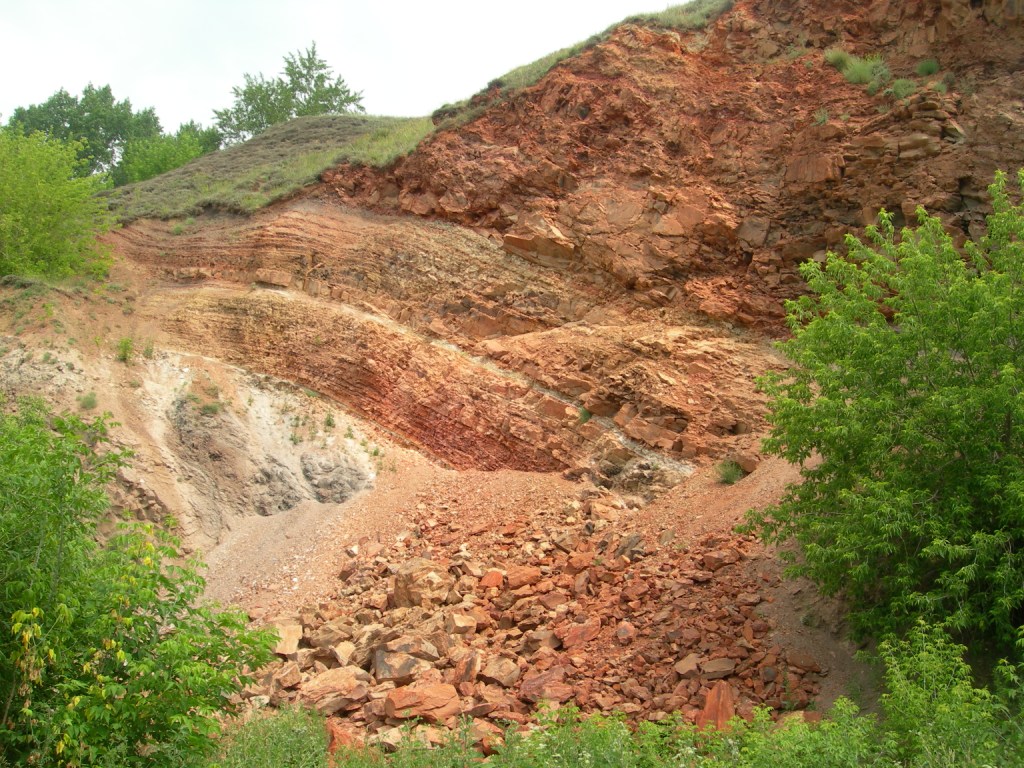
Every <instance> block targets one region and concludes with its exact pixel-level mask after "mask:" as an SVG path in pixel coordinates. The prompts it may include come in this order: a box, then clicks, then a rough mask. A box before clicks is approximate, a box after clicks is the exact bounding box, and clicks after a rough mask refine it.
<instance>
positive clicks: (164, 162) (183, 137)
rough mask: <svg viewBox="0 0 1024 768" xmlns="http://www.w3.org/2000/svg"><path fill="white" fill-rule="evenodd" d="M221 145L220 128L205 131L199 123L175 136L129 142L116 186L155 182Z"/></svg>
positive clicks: (115, 174)
mask: <svg viewBox="0 0 1024 768" xmlns="http://www.w3.org/2000/svg"><path fill="white" fill-rule="evenodd" d="M219 146H220V132H219V131H217V129H216V128H203V127H202V126H201V125H198V124H197V123H195V122H191V123H185V124H184V125H182V126H181V127H180V128H179V129H178V132H177V133H176V134H174V135H173V136H171V135H167V134H162V135H160V136H152V137H149V138H144V139H135V140H132V141H129V142H128V143H127V144H126V145H125V148H124V155H123V156H122V158H121V162H120V163H119V164H118V166H117V167H116V168H115V169H114V173H113V177H114V183H115V184H117V185H121V184H132V183H135V182H137V181H145V180H146V179H151V178H153V177H154V176H159V175H160V174H162V173H167V171H171V170H173V169H175V168H179V167H181V166H183V165H185V163H188V162H189V161H191V160H195V159H196V158H197V157H199V156H201V155H204V154H206V153H207V152H212V151H213V150H215V149H217V147H219Z"/></svg>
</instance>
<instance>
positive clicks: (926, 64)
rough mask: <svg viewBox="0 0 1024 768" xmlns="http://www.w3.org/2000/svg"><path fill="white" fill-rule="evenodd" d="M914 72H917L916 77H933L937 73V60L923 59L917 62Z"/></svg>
mask: <svg viewBox="0 0 1024 768" xmlns="http://www.w3.org/2000/svg"><path fill="white" fill-rule="evenodd" d="M915 71H916V72H917V75H918V77H928V76H930V75H934V74H935V73H936V72H938V71H939V62H938V59H924V60H923V61H919V62H918V63H917V69H916V70H915Z"/></svg>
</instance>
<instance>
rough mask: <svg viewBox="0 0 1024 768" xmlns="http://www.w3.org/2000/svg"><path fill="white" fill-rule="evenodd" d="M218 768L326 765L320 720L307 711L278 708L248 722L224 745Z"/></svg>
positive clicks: (282, 767)
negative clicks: (267, 714) (270, 713)
mask: <svg viewBox="0 0 1024 768" xmlns="http://www.w3.org/2000/svg"><path fill="white" fill-rule="evenodd" d="M215 765H217V766H218V768H319V767H320V766H326V765H327V731H326V730H325V729H324V723H323V719H322V718H321V717H320V716H319V715H317V714H315V713H313V712H310V711H308V710H303V709H282V710H279V711H277V712H275V713H274V714H272V715H269V716H267V717H260V718H257V719H255V720H251V721H249V722H248V723H246V724H245V725H244V726H242V727H241V728H239V729H237V730H236V731H235V732H234V733H233V734H232V735H231V736H230V737H229V738H228V739H227V740H226V742H225V744H224V747H223V748H222V749H221V753H220V755H219V756H218V760H217V762H216V763H215Z"/></svg>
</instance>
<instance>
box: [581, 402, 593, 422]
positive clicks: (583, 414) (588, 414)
mask: <svg viewBox="0 0 1024 768" xmlns="http://www.w3.org/2000/svg"><path fill="white" fill-rule="evenodd" d="M579 415H580V424H586V423H587V422H588V421H590V419H591V417H592V416H593V415H594V414H592V413H591V412H590V411H588V410H587V409H586V408H584V407H583V406H582V405H581V406H580V414H579Z"/></svg>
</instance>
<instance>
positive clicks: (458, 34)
mask: <svg viewBox="0 0 1024 768" xmlns="http://www.w3.org/2000/svg"><path fill="white" fill-rule="evenodd" d="M679 1H680V0H676V1H675V2H666V1H665V0H511V2H503V3H492V2H487V0H477V1H473V0H451V1H450V2H449V1H446V0H434V2H426V1H424V0H420V1H419V2H416V1H407V0H377V1H376V2H375V1H374V0H335V1H334V2H329V1H324V2H318V1H317V0H289V1H288V2H285V1H284V0H244V1H243V0H164V1H163V2H152V0H29V1H28V2H16V1H15V0H0V72H3V73H4V76H3V83H2V85H0V120H2V121H3V122H6V121H7V119H8V118H9V117H10V115H11V112H12V111H13V110H14V109H15V108H16V107H19V106H28V105H29V104H38V103H40V102H42V101H45V100H46V99H47V98H49V97H50V96H51V95H52V94H53V93H54V92H55V91H57V90H58V89H60V88H65V89H67V90H68V91H69V92H70V93H72V94H80V93H81V92H82V89H83V88H84V87H85V85H86V84H87V83H89V82H92V83H93V84H94V85H96V86H102V85H107V84H109V85H110V86H111V88H112V89H113V92H114V96H115V98H117V99H118V100H121V99H125V98H128V99H130V100H131V103H132V106H133V107H134V108H135V109H136V110H138V109H142V108H145V107H154V108H155V109H156V112H157V115H158V116H159V117H160V123H161V125H162V126H163V127H164V129H165V130H168V131H174V130H176V129H177V127H178V125H179V124H181V123H182V122H187V121H188V120H197V121H199V122H201V123H203V124H204V125H209V124H211V123H212V122H213V115H212V112H213V110H214V109H217V108H222V107H226V106H229V105H230V104H231V102H232V96H231V88H232V86H235V85H240V84H241V83H242V80H243V74H244V73H246V72H248V73H250V74H253V75H255V74H257V73H259V72H262V73H263V74H264V75H266V76H267V77H272V76H276V75H277V74H279V73H280V71H281V68H282V60H283V58H284V56H285V54H287V53H289V52H293V51H298V50H300V49H305V48H306V47H307V46H309V44H310V43H311V42H313V41H315V42H316V44H317V51H318V53H319V54H320V56H321V57H322V58H323V59H325V60H326V61H327V62H328V63H329V64H330V65H331V66H332V67H333V68H334V71H335V73H336V74H339V75H341V76H342V77H344V78H345V81H346V82H347V83H348V85H349V87H350V88H352V89H354V90H358V91H362V92H363V105H364V106H365V107H366V110H367V112H369V113H370V114H378V115H410V116H411V115H426V114H429V113H430V112H432V111H433V110H434V109H436V108H437V107H439V106H441V105H442V104H444V103H446V102H452V101H457V100H459V99H463V98H466V97H467V96H471V95H472V94H474V93H476V92H477V91H478V90H480V89H481V88H483V87H484V86H486V85H487V83H488V81H489V80H491V79H493V78H495V77H498V76H500V75H502V74H504V73H505V72H507V71H508V70H510V69H512V68H514V67H517V66H519V65H520V64H526V63H529V62H530V61H533V60H534V59H537V58H539V57H540V56H543V55H544V54H547V53H550V52H552V51H554V50H557V49H559V48H564V47H565V46H568V45H572V44H573V43H576V42H578V41H580V40H584V39H586V38H587V37H589V36H590V35H592V34H594V33H596V32H601V31H603V30H604V29H605V28H607V27H608V26H609V25H610V24H612V23H614V22H616V21H620V20H621V19H623V18H625V17H626V16H629V15H631V14H634V13H640V12H645V11H660V10H663V9H664V8H666V7H667V6H669V5H675V4H678V2H679Z"/></svg>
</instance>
